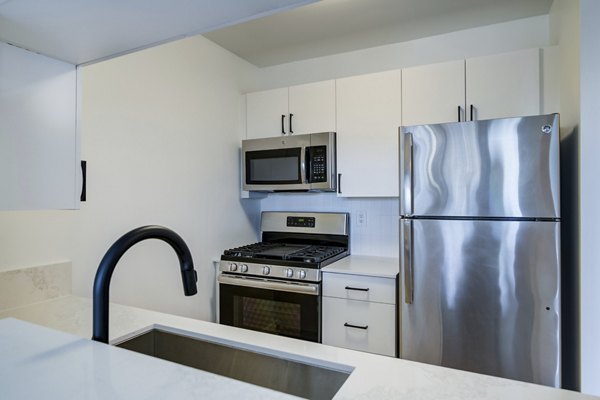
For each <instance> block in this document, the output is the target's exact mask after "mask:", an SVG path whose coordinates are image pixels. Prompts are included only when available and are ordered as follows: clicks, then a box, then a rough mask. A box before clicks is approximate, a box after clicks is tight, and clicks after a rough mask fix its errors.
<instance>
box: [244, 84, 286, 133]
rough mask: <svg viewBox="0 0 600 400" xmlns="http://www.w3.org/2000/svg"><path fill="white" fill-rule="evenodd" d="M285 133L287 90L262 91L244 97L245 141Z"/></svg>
mask: <svg viewBox="0 0 600 400" xmlns="http://www.w3.org/2000/svg"><path fill="white" fill-rule="evenodd" d="M282 118H283V121H282ZM282 129H283V130H282ZM287 132H288V89H287V88H282V89H273V90H264V91H261V92H254V93H248V94H247V95H246V138H247V139H256V138H264V137H274V136H280V135H282V134H286V133H287Z"/></svg>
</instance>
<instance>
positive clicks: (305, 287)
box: [217, 275, 319, 296]
mask: <svg viewBox="0 0 600 400" xmlns="http://www.w3.org/2000/svg"><path fill="white" fill-rule="evenodd" d="M217 281H218V282H219V283H223V284H226V285H235V286H247V287H253V288H257V289H269V290H278V291H280V292H293V293H302V294H310V295H314V296H318V295H319V284H317V283H290V282H280V281H273V280H266V279H255V278H247V277H241V276H239V277H238V276H228V275H219V276H218V278H217Z"/></svg>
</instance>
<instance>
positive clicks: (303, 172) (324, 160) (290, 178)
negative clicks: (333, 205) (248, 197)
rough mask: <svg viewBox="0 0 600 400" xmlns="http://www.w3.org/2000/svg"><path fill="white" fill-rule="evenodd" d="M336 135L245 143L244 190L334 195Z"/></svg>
mask: <svg viewBox="0 0 600 400" xmlns="http://www.w3.org/2000/svg"><path fill="white" fill-rule="evenodd" d="M335 153H336V149H335V132H323V133H311V134H307V135H295V136H281V137H274V138H266V139H248V140H242V178H243V185H242V186H243V188H244V190H251V191H262V192H279V191H281V192H284V191H335V190H336V183H337V182H336V165H335Z"/></svg>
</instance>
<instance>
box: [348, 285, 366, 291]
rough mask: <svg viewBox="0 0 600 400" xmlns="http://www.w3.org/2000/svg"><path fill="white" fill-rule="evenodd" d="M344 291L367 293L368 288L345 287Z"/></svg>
mask: <svg viewBox="0 0 600 400" xmlns="http://www.w3.org/2000/svg"><path fill="white" fill-rule="evenodd" d="M346 290H358V291H359V292H368V291H369V288H360V287H352V286H346Z"/></svg>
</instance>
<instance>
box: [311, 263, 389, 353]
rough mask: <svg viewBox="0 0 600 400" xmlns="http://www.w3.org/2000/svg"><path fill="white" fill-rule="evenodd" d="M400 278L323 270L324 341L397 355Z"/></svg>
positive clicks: (345, 346)
mask: <svg viewBox="0 0 600 400" xmlns="http://www.w3.org/2000/svg"><path fill="white" fill-rule="evenodd" d="M395 292H396V280H395V279H391V278H381V277H370V276H358V275H345V274H337V273H323V313H322V342H323V344H327V345H331V346H338V347H344V348H348V349H353V350H360V351H366V352H369V353H376V354H381V355H385V356H390V357H395V356H396V314H397V313H396V296H395Z"/></svg>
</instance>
